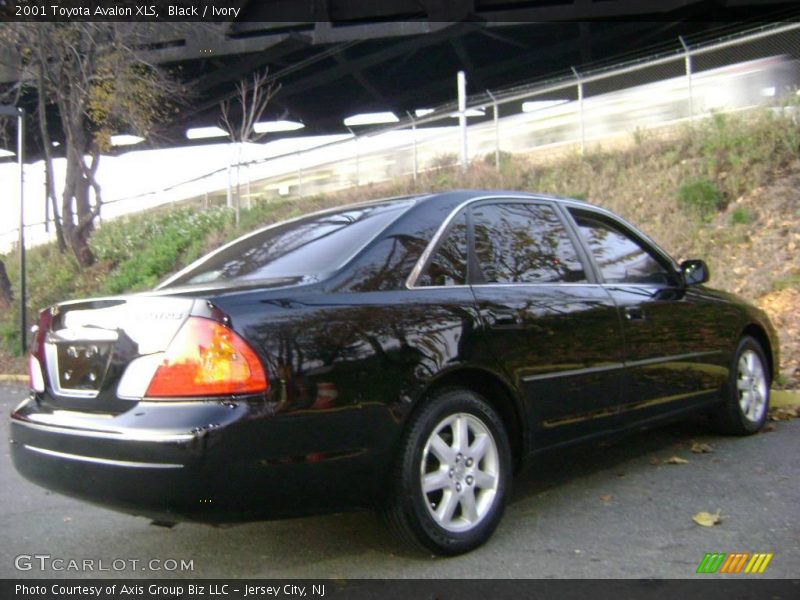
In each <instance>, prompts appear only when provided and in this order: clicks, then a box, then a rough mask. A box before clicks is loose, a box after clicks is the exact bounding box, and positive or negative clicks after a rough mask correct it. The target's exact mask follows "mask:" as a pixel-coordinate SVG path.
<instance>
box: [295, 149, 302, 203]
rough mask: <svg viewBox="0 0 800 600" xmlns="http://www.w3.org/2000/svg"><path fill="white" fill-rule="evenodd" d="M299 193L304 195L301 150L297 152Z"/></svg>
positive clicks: (300, 195)
mask: <svg viewBox="0 0 800 600" xmlns="http://www.w3.org/2000/svg"><path fill="white" fill-rule="evenodd" d="M296 156H297V195H298V196H299V197H300V198H302V197H303V167H302V166H301V165H300V152H299V151H298V152H297V154H296Z"/></svg>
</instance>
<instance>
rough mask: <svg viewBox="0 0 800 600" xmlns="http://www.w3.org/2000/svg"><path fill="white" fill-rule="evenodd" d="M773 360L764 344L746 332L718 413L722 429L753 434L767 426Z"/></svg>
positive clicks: (732, 366) (736, 433)
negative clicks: (771, 361) (768, 355)
mask: <svg viewBox="0 0 800 600" xmlns="http://www.w3.org/2000/svg"><path fill="white" fill-rule="evenodd" d="M768 365H769V363H768V362H767V358H766V356H765V355H764V350H763V349H762V348H761V344H759V343H758V341H757V340H756V339H755V338H752V337H750V336H744V337H743V338H742V339H741V340H740V341H739V345H738V346H737V348H736V353H735V354H734V357H733V364H732V365H731V369H730V375H729V377H728V386H727V389H726V392H725V395H726V398H725V403H724V404H723V405H722V406H721V407H720V408H719V410H718V412H717V414H716V419H715V421H716V424H717V427H718V429H719V430H720V431H721V432H723V433H727V434H731V435H750V434H753V433H757V432H758V431H760V430H761V428H762V427H763V426H764V423H765V422H766V420H767V410H769V386H770V378H769V367H768Z"/></svg>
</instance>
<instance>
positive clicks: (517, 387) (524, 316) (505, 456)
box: [11, 191, 778, 554]
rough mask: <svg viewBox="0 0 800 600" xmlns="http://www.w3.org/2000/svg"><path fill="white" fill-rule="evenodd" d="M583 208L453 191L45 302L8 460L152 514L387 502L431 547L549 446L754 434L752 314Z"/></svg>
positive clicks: (38, 476)
mask: <svg viewBox="0 0 800 600" xmlns="http://www.w3.org/2000/svg"><path fill="white" fill-rule="evenodd" d="M707 279H708V270H707V268H706V266H705V264H704V263H703V262H702V261H699V260H692V261H686V262H684V263H683V264H681V265H678V264H676V263H675V262H674V261H673V260H672V259H671V258H670V257H669V256H668V255H667V254H665V253H664V252H663V251H662V250H660V249H659V248H658V247H657V246H656V245H655V244H654V243H653V242H652V241H650V240H649V239H648V238H647V237H646V236H645V235H643V234H642V233H640V232H639V231H637V230H636V229H635V228H634V227H632V226H631V225H629V224H628V223H626V222H625V221H623V220H622V219H620V218H619V217H617V216H615V215H613V214H611V213H609V212H608V211H606V210H603V209H600V208H597V207H594V206H592V205H589V204H587V203H584V202H579V201H574V200H565V199H558V198H552V197H546V196H538V195H530V194H523V193H518V192H485V191H458V192H448V193H440V194H433V195H426V196H415V197H404V198H393V199H388V200H379V201H375V202H370V203H365V204H359V205H353V206H347V207H340V208H336V209H333V210H328V211H324V212H321V213H316V214H313V215H309V216H304V217H301V218H298V219H294V220H292V221H287V222H284V223H279V224H277V225H272V226H270V227H267V228H265V229H262V230H260V231H256V232H254V233H251V234H249V235H246V236H244V237H242V238H240V239H238V240H236V241H234V242H232V243H230V244H228V245H226V246H223V247H222V248H220V249H218V250H216V251H214V252H212V253H210V254H208V255H207V256H205V257H203V258H201V259H200V260H198V261H196V262H195V263H194V264H192V265H190V266H189V267H187V268H186V269H184V270H183V271H181V272H179V273H177V274H176V275H174V276H173V277H171V278H169V279H168V280H167V281H165V282H164V283H162V284H161V285H160V286H158V288H157V289H156V290H155V291H153V292H150V293H145V294H136V295H129V296H121V297H114V298H100V299H92V300H82V301H74V302H65V303H62V304H57V305H55V306H52V307H50V308H47V309H45V310H43V311H42V312H41V314H40V318H39V323H38V329H37V330H36V333H35V336H34V339H33V341H32V346H31V354H30V375H31V388H32V391H31V395H30V397H29V398H28V399H27V400H26V401H24V402H23V403H22V404H21V405H20V406H19V407H17V408H16V409H15V410H14V412H13V413H12V415H11V450H12V456H13V460H14V463H15V465H16V468H17V469H18V470H19V472H20V473H22V474H23V475H24V476H25V477H27V478H28V479H30V480H31V481H33V482H35V483H38V484H40V485H42V486H44V487H47V488H50V489H53V490H56V491H58V492H61V493H64V494H67V495H70V496H75V497H77V498H82V499H84V500H87V501H90V502H95V503H98V504H101V505H104V506H108V507H110V508H114V509H117V510H120V511H124V512H128V513H132V514H137V515H144V516H148V517H150V518H153V519H157V520H160V521H171V522H177V521H196V522H209V523H215V522H231V521H245V520H254V519H264V518H278V517H283V516H290V515H298V514H310V513H318V512H324V511H335V510H342V509H353V508H378V509H379V510H381V511H382V512H383V514H385V516H386V517H387V521H388V522H389V523H390V525H391V526H392V527H393V528H394V529H395V531H396V532H397V533H398V534H399V536H400V537H402V538H404V539H406V540H407V541H410V542H413V543H416V544H417V545H418V546H421V547H423V548H426V549H428V550H430V551H433V552H436V553H441V554H457V553H460V552H465V551H468V550H471V549H473V548H475V547H477V546H478V545H480V544H482V543H483V542H484V541H486V540H487V539H488V537H489V536H490V535H491V533H492V531H493V530H494V529H495V527H496V525H497V523H498V521H499V520H500V517H501V515H502V512H503V507H504V504H505V501H506V499H507V497H508V495H509V491H510V486H511V480H512V476H513V473H514V471H515V469H516V467H518V466H519V465H520V464H521V463H522V462H524V461H525V460H526V459H528V458H530V457H532V456H533V455H535V454H536V453H537V452H540V451H541V450H544V449H546V448H553V447H555V446H559V445H564V444H567V443H571V442H575V441H578V440H584V439H589V438H592V437H594V436H598V435H603V434H609V433H613V432H618V431H621V430H624V429H630V428H634V427H636V428H639V427H642V426H649V425H652V424H655V423H658V422H662V421H664V420H667V419H671V418H674V417H676V416H680V415H683V414H688V413H690V412H695V411H703V412H707V413H709V414H710V415H711V417H712V418H713V420H714V422H715V423H716V424H717V425H718V426H719V427H720V428H722V429H723V430H724V431H727V432H729V433H734V434H748V433H754V432H756V431H758V430H759V429H760V428H761V427H762V425H763V423H764V420H765V418H766V411H767V407H768V402H769V386H770V381H771V379H772V377H773V375H774V374H775V373H776V372H777V369H778V356H777V349H778V346H777V344H776V343H775V332H774V330H773V328H772V326H771V325H770V323H769V321H768V319H767V318H766V316H765V315H764V314H763V313H762V312H761V311H759V310H757V309H756V308H754V307H752V306H750V305H748V304H746V303H744V302H743V301H741V300H740V299H738V298H736V297H735V296H732V295H730V294H727V293H723V292H719V291H715V290H713V289H710V288H708V287H705V286H704V285H703V283H704V282H705V281H706V280H707Z"/></svg>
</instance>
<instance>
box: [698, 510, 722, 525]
mask: <svg viewBox="0 0 800 600" xmlns="http://www.w3.org/2000/svg"><path fill="white" fill-rule="evenodd" d="M720 512H721V510H720V509H717V512H715V513H707V512H703V511H700V512H699V513H697V514H696V515H694V516H693V517H692V521H694V522H695V523H697V524H698V525H701V526H702V527H713V526H714V525H719V524H720V523H722V517H721V516H720Z"/></svg>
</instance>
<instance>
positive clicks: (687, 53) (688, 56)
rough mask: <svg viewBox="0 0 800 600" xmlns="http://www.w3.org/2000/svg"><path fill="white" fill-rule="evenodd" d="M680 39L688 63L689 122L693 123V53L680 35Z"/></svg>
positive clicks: (685, 60)
mask: <svg viewBox="0 0 800 600" xmlns="http://www.w3.org/2000/svg"><path fill="white" fill-rule="evenodd" d="M678 39H679V40H680V42H681V46H683V51H684V54H685V57H684V62H685V63H686V85H687V88H688V93H689V122H692V121H693V120H694V98H693V93H692V51H691V49H690V48H689V45H688V44H687V43H686V41H684V39H683V36H682V35H679V36H678Z"/></svg>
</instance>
